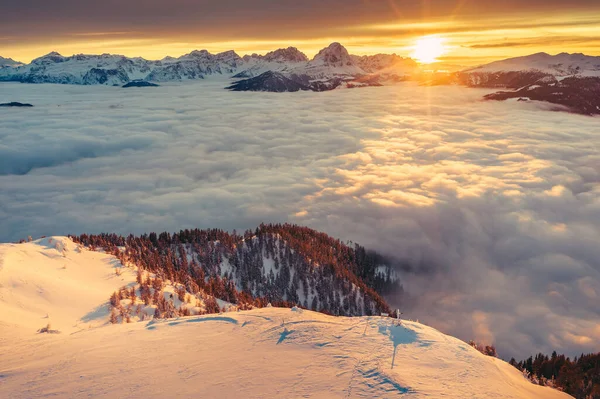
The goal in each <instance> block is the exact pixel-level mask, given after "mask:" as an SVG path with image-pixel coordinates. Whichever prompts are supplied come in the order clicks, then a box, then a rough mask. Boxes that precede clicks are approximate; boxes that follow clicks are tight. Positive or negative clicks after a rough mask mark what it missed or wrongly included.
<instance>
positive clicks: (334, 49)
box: [311, 42, 355, 67]
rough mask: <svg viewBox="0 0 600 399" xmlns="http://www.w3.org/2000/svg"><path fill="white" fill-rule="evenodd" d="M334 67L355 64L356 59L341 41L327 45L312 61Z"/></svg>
mask: <svg viewBox="0 0 600 399" xmlns="http://www.w3.org/2000/svg"><path fill="white" fill-rule="evenodd" d="M311 62H313V63H317V62H319V63H321V64H323V65H328V66H333V67H343V66H354V65H355V64H354V60H353V59H352V57H350V54H348V50H346V48H345V47H344V46H342V45H341V44H340V43H337V42H334V43H331V44H330V45H329V46H327V47H325V48H324V49H322V50H321V51H319V53H318V54H317V55H315V57H314V58H313V60H312V61H311Z"/></svg>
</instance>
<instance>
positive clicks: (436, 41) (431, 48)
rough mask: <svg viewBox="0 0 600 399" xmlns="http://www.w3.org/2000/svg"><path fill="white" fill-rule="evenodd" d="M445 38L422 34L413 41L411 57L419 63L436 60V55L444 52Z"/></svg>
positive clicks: (429, 62)
mask: <svg viewBox="0 0 600 399" xmlns="http://www.w3.org/2000/svg"><path fill="white" fill-rule="evenodd" d="M445 43H446V39H444V38H442V37H439V36H424V37H421V38H419V39H417V41H416V42H415V45H414V46H413V52H412V54H411V57H412V58H414V59H416V60H417V61H418V62H420V63H421V64H431V63H432V62H436V61H438V57H440V56H441V55H443V54H445V53H446V51H447V48H446V44H445Z"/></svg>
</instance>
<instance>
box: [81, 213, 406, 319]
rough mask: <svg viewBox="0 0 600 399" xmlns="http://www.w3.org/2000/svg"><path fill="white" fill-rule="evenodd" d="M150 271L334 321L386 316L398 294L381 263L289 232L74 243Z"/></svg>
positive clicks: (271, 229) (311, 235) (327, 240)
mask: <svg viewBox="0 0 600 399" xmlns="http://www.w3.org/2000/svg"><path fill="white" fill-rule="evenodd" d="M74 240H75V241H76V242H80V243H82V244H84V245H86V246H88V247H90V248H103V249H105V250H106V251H107V252H109V253H112V254H114V255H116V256H117V257H119V259H120V260H121V261H122V262H123V263H125V264H127V263H131V264H133V265H135V266H138V267H140V268H142V269H143V270H146V271H148V272H151V273H153V274H156V275H158V276H159V277H160V278H161V279H162V280H169V281H173V282H176V283H179V284H182V285H184V286H185V287H187V290H188V291H190V292H192V293H193V294H195V293H197V292H198V290H205V291H206V292H207V293H208V294H209V295H213V296H215V297H217V298H221V299H226V300H228V301H229V302H231V303H234V304H240V305H242V306H244V305H247V304H248V305H253V306H264V305H265V304H266V303H268V302H271V303H273V304H277V305H281V306H288V307H291V306H293V305H296V304H297V305H300V306H303V307H304V308H309V309H312V310H316V311H322V312H327V313H331V314H334V315H345V316H356V315H373V314H379V313H381V312H386V313H389V312H390V309H389V307H388V305H387V304H386V303H385V301H384V300H383V298H382V297H381V296H380V294H379V293H383V292H384V291H386V290H392V289H394V288H395V287H398V288H399V286H398V282H397V281H396V280H395V279H394V278H393V277H392V275H391V270H390V266H391V265H389V264H388V265H386V264H385V259H383V258H382V257H381V256H379V255H377V254H375V253H371V252H367V251H366V250H365V249H364V248H362V247H360V246H358V245H356V246H355V247H354V248H351V247H348V246H347V245H345V244H343V243H341V242H340V241H339V240H335V239H333V238H331V237H329V236H327V235H326V234H323V233H319V232H317V231H315V230H312V229H309V228H306V227H301V226H295V225H289V224H283V225H281V224H276V225H261V226H260V227H259V228H257V229H256V230H255V231H250V230H248V231H246V232H245V233H244V234H243V235H238V234H235V233H233V234H230V233H227V232H224V231H222V230H216V229H214V230H198V229H195V230H183V231H180V232H179V233H174V234H170V233H167V232H164V233H160V234H158V235H157V234H155V233H150V234H149V235H143V236H140V237H134V236H129V237H126V238H125V237H120V236H116V235H114V234H103V235H85V234H84V235H81V236H79V237H74Z"/></svg>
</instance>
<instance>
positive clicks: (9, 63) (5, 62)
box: [0, 57, 23, 68]
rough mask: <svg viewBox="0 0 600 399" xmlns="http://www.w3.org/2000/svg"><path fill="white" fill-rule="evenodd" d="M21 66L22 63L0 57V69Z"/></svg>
mask: <svg viewBox="0 0 600 399" xmlns="http://www.w3.org/2000/svg"><path fill="white" fill-rule="evenodd" d="M20 65H23V64H22V63H20V62H18V61H15V60H13V59H12V58H4V57H0V68H4V67H17V66H20Z"/></svg>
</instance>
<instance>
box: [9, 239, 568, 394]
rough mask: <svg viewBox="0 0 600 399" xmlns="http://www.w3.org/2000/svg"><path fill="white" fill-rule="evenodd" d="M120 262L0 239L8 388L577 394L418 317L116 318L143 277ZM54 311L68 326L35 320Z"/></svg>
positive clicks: (301, 313) (259, 312) (63, 242)
mask: <svg viewBox="0 0 600 399" xmlns="http://www.w3.org/2000/svg"><path fill="white" fill-rule="evenodd" d="M118 265H119V262H118V260H117V259H115V258H113V257H112V256H109V255H106V254H103V253H99V252H92V251H88V250H86V249H83V248H80V247H79V246H77V245H76V244H74V243H73V242H71V241H70V240H69V239H67V238H65V237H53V238H45V239H42V240H38V241H34V242H31V243H24V244H2V245H0V397H2V398H5V397H6V398H16V399H18V398H40V397H60V398H79V397H94V398H138V397H146V398H163V397H177V398H188V397H197V398H240V397H243V398H302V397H305V398H398V397H407V398H442V397H443V398H549V399H553V398H568V397H569V396H568V395H566V394H563V393H560V392H558V391H554V390H552V389H550V388H546V387H539V386H535V385H533V384H531V383H530V382H529V381H527V380H526V379H525V378H524V377H523V376H522V375H521V374H520V372H519V371H517V370H516V369H514V368H513V367H511V366H510V365H508V364H507V363H505V362H504V361H501V360H499V359H495V358H490V357H487V356H484V355H482V354H480V353H479V352H478V351H476V350H475V349H473V348H471V347H470V346H469V345H468V344H466V343H464V342H463V341H460V340H458V339H456V338H453V337H450V336H447V335H444V334H442V333H441V332H439V331H436V330H435V329H433V328H430V327H428V326H425V325H422V324H419V323H416V322H409V321H402V322H401V323H400V322H399V321H396V320H393V319H390V318H382V317H360V318H344V317H332V316H326V315H323V314H320V313H315V312H310V311H305V310H301V309H297V308H294V309H279V308H264V309H256V310H252V311H244V312H228V313H222V314H214V315H204V316H193V317H187V318H178V319H169V320H151V321H143V322H138V323H131V324H116V325H112V324H108V323H107V317H108V298H109V296H110V294H111V292H112V291H114V290H115V289H117V288H118V287H120V286H122V285H124V284H127V283H132V282H134V281H135V273H134V270H123V272H122V273H120V275H117V274H116V273H115V268H116V267H118ZM64 266H66V268H65V267H64ZM46 315H48V318H46ZM48 320H50V321H51V323H52V329H56V330H59V331H60V333H59V334H38V333H36V331H37V330H38V329H39V328H40V327H43V326H44V325H46V324H47V322H48Z"/></svg>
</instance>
